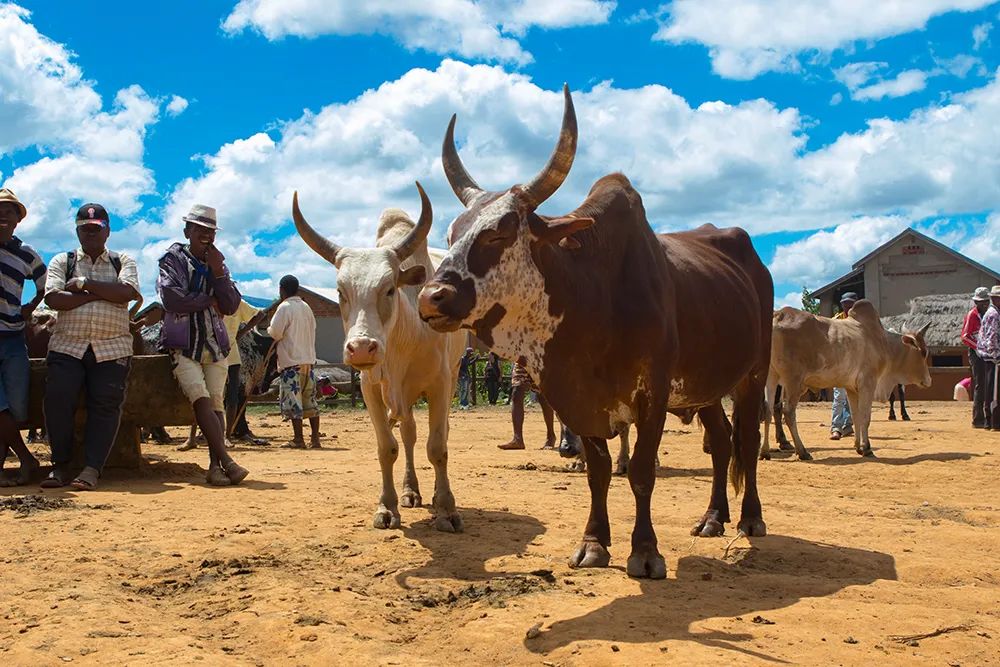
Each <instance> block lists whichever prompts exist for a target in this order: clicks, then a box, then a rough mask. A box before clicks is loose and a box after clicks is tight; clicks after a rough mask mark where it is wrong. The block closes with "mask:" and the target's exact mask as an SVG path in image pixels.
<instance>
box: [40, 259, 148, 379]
mask: <svg viewBox="0 0 1000 667" xmlns="http://www.w3.org/2000/svg"><path fill="white" fill-rule="evenodd" d="M111 256H112V255H111V253H110V252H108V251H107V250H105V251H104V254H102V255H101V256H100V257H98V258H97V261H96V262H95V261H93V260H91V259H90V255H88V254H87V253H85V252H83V250H80V249H77V250H76V267H75V268H74V270H73V275H72V276H69V278H87V279H88V280H97V281H100V282H108V283H113V282H119V283H124V284H125V285H130V286H131V287H132V289H134V290H135V291H136V294H138V293H139V275H138V272H137V271H136V266H135V260H134V259H132V258H131V257H129V256H128V255H122V254H118V255H117V256H118V257H119V258H120V259H121V267H122V270H121V273H116V272H115V267H114V265H113V264H112V263H111ZM66 260H67V253H64V252H61V253H59V254H58V255H56V256H55V257H53V258H52V261H51V262H49V278H48V280H47V281H46V283H45V293H46V294H49V293H51V292H58V291H60V290H63V289H66V280H67V276H66ZM88 347H90V348H93V350H94V357H96V358H97V362H98V363H102V362H105V361H112V360H114V359H122V358H123V357H131V356H132V332H131V331H130V330H129V318H128V304H127V303H111V302H110V301H105V300H103V299H98V300H97V301H91V302H90V303H85V304H83V305H82V306H78V307H76V308H74V309H73V310H63V311H61V312H60V313H59V317H57V318H56V326H55V330H54V331H53V333H52V338H51V339H50V340H49V351H50V352H61V353H63V354H68V355H70V356H71V357H76V358H77V359H83V355H84V354H86V353H87V348H88Z"/></svg>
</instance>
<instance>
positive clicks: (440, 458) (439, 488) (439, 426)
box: [427, 388, 465, 533]
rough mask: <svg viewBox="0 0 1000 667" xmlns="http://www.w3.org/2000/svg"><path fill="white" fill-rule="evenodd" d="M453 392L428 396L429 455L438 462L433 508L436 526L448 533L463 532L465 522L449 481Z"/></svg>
mask: <svg viewBox="0 0 1000 667" xmlns="http://www.w3.org/2000/svg"><path fill="white" fill-rule="evenodd" d="M451 393H452V392H451V391H449V390H448V388H445V389H443V390H441V391H438V392H436V393H435V394H434V396H433V397H431V396H428V400H427V408H428V409H427V412H428V415H429V420H430V432H429V433H428V435H427V458H428V459H429V460H430V462H431V465H432V466H434V500H433V503H432V509H431V512H432V513H433V514H432V515H433V521H434V527H435V528H436V529H437V530H440V531H443V532H446V533H460V532H462V530H464V528H465V526H464V524H463V523H462V517H461V515H460V514H459V513H458V509H457V508H456V507H455V496H454V495H453V494H452V492H451V483H450V482H449V481H448V410H449V408H450V404H451Z"/></svg>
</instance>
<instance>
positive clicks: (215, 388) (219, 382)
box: [170, 350, 229, 413]
mask: <svg viewBox="0 0 1000 667" xmlns="http://www.w3.org/2000/svg"><path fill="white" fill-rule="evenodd" d="M211 358H212V356H211V355H210V354H209V353H207V352H206V353H205V356H204V357H202V359H203V361H201V362H197V361H195V360H194V359H191V358H189V357H185V356H184V355H183V354H181V353H180V352H178V351H176V350H174V351H172V352H171V353H170V359H171V362H172V364H173V367H174V377H175V378H177V384H179V385H180V386H181V391H183V392H184V395H185V396H186V397H187V399H188V401H190V402H191V404H192V405H194V402H195V401H197V400H200V399H202V398H210V399H212V409H213V410H215V411H216V412H223V413H224V412H225V411H226V407H225V396H226V377H227V376H228V375H229V366H228V365H227V364H226V360H225V359H220V360H219V361H209V360H210V359H211Z"/></svg>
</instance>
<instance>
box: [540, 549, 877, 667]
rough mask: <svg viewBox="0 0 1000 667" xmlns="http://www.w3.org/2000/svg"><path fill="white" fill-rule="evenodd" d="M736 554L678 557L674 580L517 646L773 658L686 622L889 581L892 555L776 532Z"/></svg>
mask: <svg viewBox="0 0 1000 667" xmlns="http://www.w3.org/2000/svg"><path fill="white" fill-rule="evenodd" d="M736 553H738V555H739V556H740V558H738V559H736V560H737V562H735V563H730V562H727V561H724V560H718V559H715V558H706V557H704V556H684V557H683V558H681V559H680V560H679V561H678V563H677V572H676V578H671V579H667V580H665V581H651V580H648V579H644V580H641V581H640V584H639V585H640V588H641V592H640V593H639V594H638V595H629V596H626V597H621V598H618V599H616V600H614V601H612V602H611V603H610V604H608V605H606V606H604V607H602V608H600V609H597V610H595V611H592V612H590V613H588V614H584V615H583V616H579V617H577V618H573V619H569V620H564V621H556V622H555V623H553V624H552V626H551V627H549V628H546V629H544V630H543V631H542V634H541V635H540V636H538V637H536V638H534V639H525V640H524V645H525V647H526V648H527V649H528V650H529V651H531V652H533V653H542V654H544V653H548V652H550V651H553V650H555V649H557V648H560V647H562V646H566V645H567V644H572V643H574V642H581V641H587V640H605V641H614V642H620V643H654V642H661V641H664V640H667V639H683V640H687V641H695V642H698V643H700V644H704V645H706V646H711V647H713V648H720V649H727V650H732V651H738V652H740V653H743V654H745V655H749V656H753V657H756V658H758V659H763V660H770V661H779V660H777V659H776V658H773V657H771V656H768V655H765V654H761V653H760V652H755V651H753V650H752V649H750V648H749V647H748V646H742V645H741V644H744V643H749V642H751V641H752V640H753V636H752V633H751V632H749V631H748V632H745V633H744V632H738V633H731V632H725V631H718V630H716V631H709V632H699V631H692V630H690V629H689V628H690V627H691V625H692V624H696V623H698V622H699V621H704V620H706V619H711V618H720V617H721V618H731V617H734V616H740V617H744V618H743V620H744V621H746V622H747V623H748V625H747V628H748V630H749V629H750V628H752V627H756V626H753V625H749V623H751V622H753V621H752V619H751V617H753V616H755V615H758V614H760V613H761V612H766V611H768V610H771V609H779V608H782V607H788V606H790V605H793V604H795V603H796V602H798V601H799V600H801V599H803V598H811V597H822V596H825V595H831V594H833V593H836V592H837V591H840V590H842V589H844V588H846V587H848V586H857V585H864V584H870V583H872V582H874V581H876V580H878V579H889V580H895V579H896V566H895V560H894V559H893V557H892V556H890V555H889V554H885V553H881V552H878V551H867V550H864V549H854V548H850V547H839V546H835V545H831V544H822V543H818V542H810V541H808V540H802V539H798V538H795V537H787V536H783V535H771V536H768V537H759V538H753V547H752V548H751V549H749V550H746V549H742V550H740V551H738V552H736ZM621 576H625V575H624V574H622V575H621ZM779 577H781V580H780V581H779V580H778V578H779ZM623 619H627V621H628V622H625V621H624V620H623Z"/></svg>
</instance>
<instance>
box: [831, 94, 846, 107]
mask: <svg viewBox="0 0 1000 667" xmlns="http://www.w3.org/2000/svg"><path fill="white" fill-rule="evenodd" d="M843 101H844V96H843V95H842V94H841V93H834V94H833V95H831V96H830V106H832V107H835V106H837V105H838V104H840V103H841V102H843Z"/></svg>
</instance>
